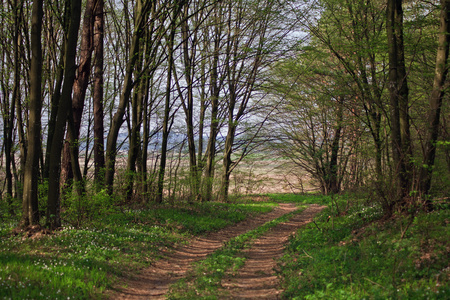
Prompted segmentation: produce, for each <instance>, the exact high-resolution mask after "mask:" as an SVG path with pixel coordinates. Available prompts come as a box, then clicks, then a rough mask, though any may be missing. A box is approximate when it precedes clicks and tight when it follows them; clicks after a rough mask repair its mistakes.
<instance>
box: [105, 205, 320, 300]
mask: <svg viewBox="0 0 450 300" xmlns="http://www.w3.org/2000/svg"><path fill="white" fill-rule="evenodd" d="M296 209H297V206H296V205H295V204H292V203H287V204H280V205H279V206H278V207H277V208H275V209H274V210H273V211H272V212H270V213H267V214H264V215H260V216H258V217H255V218H250V219H248V220H246V221H243V222H240V223H238V224H236V225H233V226H229V227H226V228H224V229H222V230H220V231H217V232H214V233H211V234H209V235H207V236H205V237H199V238H195V239H193V240H192V241H190V242H189V244H187V245H184V246H181V247H179V248H178V249H176V250H175V251H174V252H171V253H166V257H165V258H164V259H161V260H159V261H156V262H155V263H154V264H153V266H151V267H150V268H148V269H145V270H143V271H142V272H141V273H140V274H138V275H136V276H135V277H134V278H133V279H127V280H125V282H123V283H122V286H125V288H121V287H119V288H117V289H116V290H115V291H110V292H109V293H108V296H109V298H110V299H164V296H165V294H166V293H167V292H168V290H169V286H170V285H171V284H173V283H175V282H176V281H177V280H178V279H180V278H183V277H184V276H185V275H186V273H187V272H188V271H189V270H190V269H191V266H192V263H193V262H196V261H199V260H201V259H203V258H205V257H206V256H207V255H208V254H211V253H213V252H214V251H215V250H217V249H219V248H220V247H222V245H223V244H224V243H225V242H227V241H228V240H230V239H231V238H233V237H236V236H238V235H241V234H243V233H245V232H247V231H249V230H252V229H255V228H257V227H259V226H261V225H262V224H264V223H266V222H268V221H271V220H273V219H276V218H278V217H280V216H282V215H284V214H287V213H289V212H292V211H294V210H296ZM320 209H321V207H318V206H311V207H310V208H308V209H307V210H306V211H305V212H303V213H302V214H300V215H297V216H296V217H294V218H293V219H292V220H291V221H289V222H287V223H282V224H280V225H278V226H277V227H275V228H273V229H272V230H271V231H270V232H269V233H268V234H267V235H265V236H264V237H261V238H260V239H258V240H256V241H255V243H254V246H253V247H252V248H251V249H253V248H255V249H258V250H255V251H256V252H254V254H252V253H251V252H249V254H248V255H249V262H248V263H247V264H246V265H245V266H244V269H242V270H241V271H240V274H241V276H245V277H247V279H246V280H248V279H250V281H246V282H248V283H247V285H242V286H241V285H236V284H233V282H235V281H236V280H239V279H238V278H233V279H230V280H229V281H228V282H226V283H224V286H226V287H227V288H229V291H230V292H231V293H230V297H232V298H249V297H250V298H253V299H258V298H259V296H258V295H259V294H260V293H264V292H267V293H270V295H276V294H277V290H276V281H274V280H273V278H272V277H271V276H272V275H271V276H269V277H270V278H269V279H270V282H273V283H270V284H269V285H270V287H271V288H270V291H269V290H267V291H263V290H262V289H260V288H259V284H262V285H263V286H266V285H267V286H269V285H268V284H267V283H264V282H263V281H264V280H266V277H268V276H266V274H269V273H268V272H271V270H272V269H273V267H274V266H275V261H274V258H275V257H276V256H280V255H281V254H280V251H281V253H282V249H283V247H284V244H285V243H286V241H287V238H288V237H289V235H290V234H291V233H292V232H293V231H295V229H296V228H298V227H299V226H301V225H303V224H304V223H306V222H307V221H308V220H311V219H312V217H313V215H314V214H315V213H317V212H318V211H319V210H320ZM296 220H297V221H296ZM269 235H274V236H273V237H272V238H268V236H269ZM278 235H279V236H278ZM281 235H282V236H283V237H281ZM264 240H266V242H263V241H264ZM259 244H261V245H265V246H263V247H262V248H260V247H259V246H258V245H259ZM270 245H272V247H271V246H270ZM265 251H270V252H267V253H266V252H265ZM272 251H275V252H273V253H272ZM258 253H259V254H258ZM252 257H254V259H263V261H261V260H259V261H255V262H256V263H257V264H264V266H265V268H264V269H262V270H259V269H258V270H256V269H255V272H254V273H253V275H252V273H251V270H252V268H253V267H252V264H253V262H252V261H254V259H252ZM271 263H273V265H272V264H271ZM269 269H270V270H269ZM249 272H250V273H249ZM251 280H253V283H252V281H251ZM251 284H255V286H251ZM247 290H248V291H247ZM251 291H253V293H255V297H252V296H251ZM257 292H258V295H257V294H256V293H257ZM268 295H269V294H268ZM241 296H242V297H241ZM270 299H276V297H275V298H270Z"/></svg>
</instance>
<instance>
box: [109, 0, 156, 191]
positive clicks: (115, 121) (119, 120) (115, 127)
mask: <svg viewBox="0 0 450 300" xmlns="http://www.w3.org/2000/svg"><path fill="white" fill-rule="evenodd" d="M151 6H152V1H146V2H145V3H144V5H143V7H142V9H141V10H140V11H138V12H137V13H136V16H137V21H136V26H135V29H134V32H133V37H132V41H131V48H130V57H129V60H128V63H127V66H126V72H125V79H124V83H123V87H122V93H121V96H120V101H119V106H118V107H117V111H116V113H115V114H114V116H113V118H112V120H111V127H110V130H109V133H108V138H107V141H106V161H105V185H106V189H107V190H108V193H109V194H112V192H113V183H114V174H115V165H116V157H117V138H118V137H119V131H120V127H121V126H122V124H123V122H124V115H125V110H126V107H127V105H128V102H129V101H130V97H131V92H132V89H133V78H132V77H133V72H134V68H135V66H136V63H137V60H138V58H139V43H140V40H141V37H142V34H143V33H144V30H143V28H144V26H145V25H146V23H147V15H148V12H149V11H150V8H151ZM135 80H138V78H135Z"/></svg>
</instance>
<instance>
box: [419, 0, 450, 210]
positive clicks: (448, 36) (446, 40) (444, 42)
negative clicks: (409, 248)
mask: <svg viewBox="0 0 450 300" xmlns="http://www.w3.org/2000/svg"><path fill="white" fill-rule="evenodd" d="M449 45H450V0H441V15H440V29H439V40H438V49H437V52H436V66H435V73H434V81H433V89H432V91H431V95H430V97H429V106H430V108H429V113H428V124H427V131H426V140H425V149H424V153H423V163H422V167H421V168H420V176H419V184H418V186H419V191H420V193H421V194H422V195H423V196H426V195H427V194H428V192H429V191H430V187H431V178H432V174H433V167H434V160H435V155H436V143H437V140H438V135H439V121H440V115H441V108H442V101H443V98H444V94H445V87H444V84H445V80H446V78H447V73H448V63H447V61H448V55H449ZM428 205H429V206H431V202H429V201H428Z"/></svg>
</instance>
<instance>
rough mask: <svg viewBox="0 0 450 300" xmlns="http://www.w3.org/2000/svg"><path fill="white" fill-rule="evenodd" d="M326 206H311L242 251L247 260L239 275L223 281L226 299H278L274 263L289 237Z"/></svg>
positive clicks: (279, 291) (281, 253)
mask: <svg viewBox="0 0 450 300" xmlns="http://www.w3.org/2000/svg"><path fill="white" fill-rule="evenodd" d="M323 208H325V206H318V205H311V206H309V207H308V208H307V209H306V210H305V211H303V212H302V213H301V214H298V215H296V216H294V217H293V218H291V219H290V220H289V221H287V222H284V223H280V224H278V225H277V226H276V227H274V228H272V229H271V230H270V231H269V232H268V233H267V234H265V235H264V236H262V237H260V238H258V239H256V240H255V241H254V243H253V245H252V246H251V247H250V248H248V249H246V250H245V251H244V255H245V257H246V258H247V260H246V262H245V265H244V267H243V268H241V269H240V270H239V274H238V275H237V276H235V277H232V278H227V279H225V280H223V281H222V287H223V288H224V289H225V290H226V294H227V296H226V298H227V299H279V294H280V293H281V292H282V291H281V290H280V289H279V283H278V278H277V276H276V274H275V271H274V268H275V267H276V260H277V259H278V258H280V257H281V256H282V255H283V251H284V247H285V245H286V243H287V241H288V239H289V237H290V236H291V235H293V234H295V232H296V231H297V229H298V228H299V227H301V226H303V225H306V224H307V223H309V222H311V221H312V219H313V218H314V216H315V215H316V214H317V213H319V212H320V211H321V210H322V209H323Z"/></svg>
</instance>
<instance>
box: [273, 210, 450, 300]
mask: <svg viewBox="0 0 450 300" xmlns="http://www.w3.org/2000/svg"><path fill="white" fill-rule="evenodd" d="M449 212H450V211H449V210H448V209H442V210H437V211H434V212H432V213H428V214H426V213H420V214H418V215H417V216H416V217H414V218H411V217H410V216H403V215H398V216H396V217H395V218H394V219H390V220H383V221H381V220H380V217H381V215H382V212H381V208H379V207H377V206H365V205H359V206H358V205H355V206H353V207H352V208H351V209H350V210H349V211H348V213H347V214H346V215H345V216H341V217H335V218H334V220H333V222H331V221H330V220H328V216H329V215H330V214H331V212H330V210H326V211H324V212H323V213H322V214H321V217H320V218H319V220H320V221H319V222H318V221H316V223H317V226H318V227H319V228H320V230H319V229H318V227H316V225H314V224H310V225H308V226H307V227H305V228H303V229H300V230H299V232H298V234H297V235H296V236H295V237H294V238H292V239H291V241H290V243H289V246H288V251H287V252H286V254H285V255H284V257H283V258H282V259H281V260H280V262H279V276H280V278H281V279H282V283H283V288H284V289H285V292H284V294H283V297H284V299H449V298H450V287H449V273H450V269H449V246H448V241H449V237H450V230H449V226H448V220H449V219H450V218H449V217H450V213H449Z"/></svg>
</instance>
